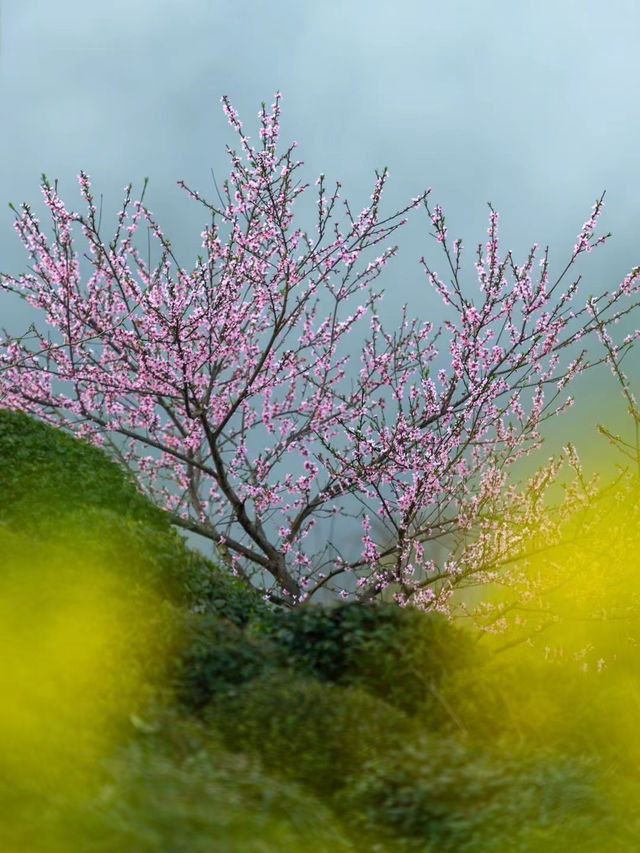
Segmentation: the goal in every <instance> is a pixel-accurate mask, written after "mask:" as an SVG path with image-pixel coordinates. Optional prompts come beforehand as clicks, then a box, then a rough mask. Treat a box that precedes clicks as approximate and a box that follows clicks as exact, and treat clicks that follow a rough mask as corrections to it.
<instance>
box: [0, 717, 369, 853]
mask: <svg viewBox="0 0 640 853" xmlns="http://www.w3.org/2000/svg"><path fill="white" fill-rule="evenodd" d="M141 722H142V721H140V723H141ZM144 722H145V723H146V724H148V726H149V729H150V730H151V731H150V732H149V733H147V734H141V733H138V734H137V735H136V734H135V732H133V730H132V732H133V734H132V736H131V737H130V738H129V740H128V741H127V742H126V743H125V744H124V745H123V746H122V747H121V748H120V749H119V750H118V752H117V753H116V754H115V755H114V756H112V757H111V758H110V759H108V760H107V761H106V762H105V763H104V765H103V766H102V767H101V768H100V771H99V784H98V785H97V786H94V788H93V789H92V790H88V791H87V792H86V796H85V797H83V798H81V799H77V798H74V799H69V798H66V799H65V798H64V797H55V798H54V797H52V798H50V799H49V800H43V799H42V798H40V799H36V798H33V797H31V798H25V797H24V795H23V794H22V793H21V792H16V791H15V790H12V789H11V786H9V785H7V784H5V783H4V782H3V781H2V780H0V803H1V804H2V805H4V806H5V807H8V806H10V807H11V808H10V811H7V812H6V813H4V815H3V820H2V821H0V849H2V850H3V852H4V851H6V853H23V851H25V852H26V851H29V853H68V851H70V850H81V851H82V853H178V851H180V853H211V851H216V853H300V851H301V850H304V851H305V853H306V851H308V853H347V851H350V850H353V847H352V845H351V844H350V843H349V841H348V840H347V838H346V836H345V834H344V831H343V829H342V827H341V826H340V823H339V822H338V820H337V819H336V818H335V816H334V815H333V814H332V813H331V811H330V810H329V809H328V808H327V807H326V806H324V805H323V804H322V803H320V802H319V801H318V800H317V799H315V798H314V797H312V796H311V795H310V794H308V793H307V792H305V791H303V790H302V789H300V788H299V787H298V786H296V785H295V784H294V783H291V782H286V781H283V780H281V779H277V778H273V777H270V776H268V775H266V774H265V772H264V770H263V769H262V767H261V765H260V762H259V761H258V760H257V759H255V758H248V757H247V756H246V755H242V754H238V753H235V754H233V753H230V752H229V751H227V750H226V749H225V748H224V746H223V744H222V743H221V739H220V737H219V736H218V735H217V733H216V732H215V731H214V730H212V729H211V728H210V727H209V728H205V727H204V726H203V725H201V724H199V723H197V721H194V720H184V719H181V718H180V717H177V716H176V715H175V714H173V713H172V712H170V711H167V712H164V713H163V714H162V716H160V717H159V718H158V717H152V718H151V719H149V720H144ZM34 815H37V820H34Z"/></svg>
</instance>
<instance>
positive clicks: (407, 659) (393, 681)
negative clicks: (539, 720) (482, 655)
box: [270, 602, 478, 722]
mask: <svg viewBox="0 0 640 853" xmlns="http://www.w3.org/2000/svg"><path fill="white" fill-rule="evenodd" d="M270 632H271V636H273V638H274V640H275V641H276V642H277V643H278V644H279V645H280V646H281V647H282V648H284V649H285V650H286V651H287V653H288V654H289V655H290V656H291V658H292V660H295V661H297V662H299V663H301V664H303V665H305V666H306V667H307V669H308V671H309V672H310V673H311V674H313V675H314V676H316V677H318V678H320V679H322V680H326V681H330V682H335V683H338V684H344V685H353V686H360V687H362V688H364V689H366V690H367V691H369V692H370V693H372V694H373V695H375V696H378V697H380V698H382V699H384V700H385V701H387V702H389V703H391V704H393V705H396V706H397V707H399V708H401V709H402V710H404V711H406V712H407V713H409V714H414V713H417V712H422V711H429V712H430V717H431V719H432V722H435V721H436V720H438V719H442V718H443V715H444V716H445V717H446V715H447V712H446V709H444V708H443V707H442V705H441V703H440V702H439V700H438V698H437V697H438V690H437V685H438V684H440V683H441V682H442V681H443V679H445V678H446V677H447V676H448V675H449V674H450V673H452V672H454V671H457V670H458V669H459V668H465V667H469V666H471V665H474V664H476V662H477V659H478V652H477V649H476V648H475V647H474V645H473V642H472V640H471V638H470V637H469V636H468V635H467V634H465V633H464V632H463V631H461V630H460V629H458V628H455V627H454V626H453V625H451V624H450V623H449V622H448V621H447V620H446V619H445V618H444V617H442V616H440V615H439V614H425V613H424V612H422V611H418V610H415V609H413V608H400V607H398V606H396V605H393V604H383V603H375V604H362V603H359V602H348V603H345V604H341V605H339V606H337V607H333V608H320V607H309V608H302V609H300V610H295V611H289V612H279V613H276V614H275V616H274V620H273V625H272V626H271V628H270Z"/></svg>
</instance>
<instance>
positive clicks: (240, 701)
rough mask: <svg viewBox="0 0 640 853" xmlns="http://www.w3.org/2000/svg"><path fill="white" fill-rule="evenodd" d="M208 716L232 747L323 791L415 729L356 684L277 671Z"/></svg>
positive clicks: (220, 702) (223, 698)
mask: <svg viewBox="0 0 640 853" xmlns="http://www.w3.org/2000/svg"><path fill="white" fill-rule="evenodd" d="M206 718H207V719H208V720H210V721H211V722H212V723H213V724H214V725H215V726H217V727H218V728H219V729H220V731H222V732H223V734H224V735H225V737H226V738H227V743H229V744H230V745H231V746H233V748H235V749H247V750H251V751H255V752H257V753H259V755H260V756H261V758H262V760H263V761H264V764H265V766H266V767H267V768H269V769H270V770H274V771H277V772H278V773H282V774H284V775H285V776H287V777H288V778H291V779H294V780H295V781H298V782H300V783H302V784H304V785H306V786H308V787H309V788H310V790H312V791H315V792H316V793H319V794H323V795H325V796H326V795H330V794H332V793H333V792H335V791H336V790H337V789H340V788H341V787H342V786H343V785H344V784H345V783H346V780H347V779H348V778H350V777H352V776H357V775H358V774H359V773H360V772H361V768H362V766H363V765H364V764H365V762H366V761H368V760H371V759H373V758H375V757H376V756H378V755H379V754H380V753H381V752H382V751H387V750H391V751H393V750H396V749H398V748H399V746H400V745H401V744H402V742H403V740H404V739H406V738H407V737H410V736H411V735H412V734H413V733H414V730H415V729H414V725H413V723H412V721H411V720H410V719H409V718H408V717H407V716H406V715H405V714H404V713H403V712H402V711H400V710H398V709H397V708H394V707H393V706H391V705H388V704H387V703H386V702H383V701H382V700H381V699H377V698H375V697H373V696H371V695H369V694H368V693H366V692H365V691H363V690H360V689H358V688H356V687H339V686H337V685H333V684H321V683H319V682H318V681H317V680H312V679H310V678H301V677H300V676H297V675H295V674H293V675H292V674H287V673H272V674H270V675H267V676H265V677H262V678H260V679H256V680H254V681H252V682H250V683H248V684H246V685H244V686H243V687H242V688H239V689H238V690H237V691H236V692H234V693H225V694H221V695H219V696H218V697H216V698H215V699H214V701H213V702H212V704H211V706H210V708H209V709H208V712H207V715H206Z"/></svg>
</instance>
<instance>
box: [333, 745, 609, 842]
mask: <svg viewBox="0 0 640 853" xmlns="http://www.w3.org/2000/svg"><path fill="white" fill-rule="evenodd" d="M595 782H596V775H595V773H594V768H593V767H592V766H591V765H590V763H589V761H586V760H584V761H580V760H577V759H568V758H558V757H557V756H553V755H551V754H544V753H538V754H536V753H533V754H532V753H531V752H522V751H519V752H513V753H511V754H509V753H503V754H500V753H496V752H494V753H490V752H488V751H486V750H484V749H482V748H478V745H477V744H474V743H469V742H465V741H463V740H460V739H456V738H443V737H442V736H441V735H436V736H433V737H423V738H422V739H421V740H420V741H416V742H414V743H411V744H408V745H406V746H404V747H403V748H402V749H400V750H399V751H393V752H391V751H387V752H385V753H384V755H382V756H381V757H379V758H378V759H377V760H376V761H373V762H371V763H369V764H368V765H367V766H366V767H364V768H363V771H362V773H361V774H360V775H359V776H358V778H357V780H355V781H354V782H353V784H351V785H350V786H349V789H348V790H347V791H345V792H343V795H342V801H343V802H344V805H345V808H346V809H347V811H348V812H349V813H350V814H351V815H352V816H353V818H354V820H355V822H356V823H359V824H360V825H361V827H362V829H363V830H365V831H367V832H369V833H375V834H377V835H378V836H379V837H381V838H387V839H389V840H394V841H395V842H404V844H405V845H406V849H414V850H415V849H420V850H433V851H438V853H448V851H451V853H481V851H482V853H485V851H486V853H489V851H496V853H503V851H504V853H506V851H509V853H511V851H534V850H541V849H542V848H541V847H540V846H539V845H540V843H541V842H542V841H545V842H546V843H555V844H560V843H563V844H564V843H568V842H570V841H573V842H575V843H577V842H578V841H581V842H582V841H584V839H585V838H586V837H587V836H588V834H589V827H593V826H600V825H601V822H602V821H603V820H604V819H605V815H604V812H603V808H602V805H601V803H600V802H599V799H598V793H597V788H596V785H595ZM602 837H603V836H599V838H600V843H602ZM575 849H576V850H577V849H578V848H577V847H576V848H575ZM582 849H589V850H601V849H602V848H600V847H597V846H596V847H588V846H587V845H586V844H585V845H584V847H583V848H582Z"/></svg>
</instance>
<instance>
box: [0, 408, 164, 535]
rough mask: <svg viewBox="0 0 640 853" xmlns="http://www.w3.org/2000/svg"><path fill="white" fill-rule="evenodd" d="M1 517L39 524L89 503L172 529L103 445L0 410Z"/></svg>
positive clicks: (15, 413) (13, 412)
mask: <svg viewBox="0 0 640 853" xmlns="http://www.w3.org/2000/svg"><path fill="white" fill-rule="evenodd" d="M0 494H1V495H2V501H0V520H1V521H4V522H5V523H11V522H18V523H19V524H20V525H21V526H23V527H24V526H25V525H29V526H32V525H34V524H35V525H37V523H38V521H39V519H40V518H41V517H42V514H43V513H47V514H48V515H54V516H55V515H58V514H59V513H67V512H69V511H71V510H74V509H80V508H83V509H84V508H85V507H87V506H94V507H101V508H104V509H111V510H114V511H115V512H117V513H118V514H120V515H127V516H132V517H134V518H136V519H138V520H140V521H144V522H145V524H148V525H150V526H152V527H155V528H160V529H167V528H168V527H169V522H168V521H167V519H166V516H165V514H164V512H163V511H162V510H160V509H158V508H157V507H155V506H154V505H153V504H152V503H151V502H150V501H149V500H148V499H147V498H145V497H144V496H143V495H142V494H140V492H139V491H138V490H137V488H136V486H135V484H134V482H133V480H132V479H131V477H130V476H129V475H128V474H127V472H126V471H125V470H124V469H123V468H121V467H120V466H119V465H118V464H117V463H116V462H114V461H113V460H112V459H110V458H109V456H108V455H107V454H106V453H105V452H104V451H103V450H101V449H100V448H98V447H96V446H94V445H92V444H89V443H88V442H86V441H81V440H79V439H77V438H75V437H74V436H72V435H69V434H68V433H65V432H63V431H62V430H59V429H56V428H55V427H52V426H49V425H48V424H45V423H42V422H41V421H38V420H36V419H35V418H32V417H29V416H27V415H25V414H24V413H22V412H17V411H11V410H8V409H0Z"/></svg>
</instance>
